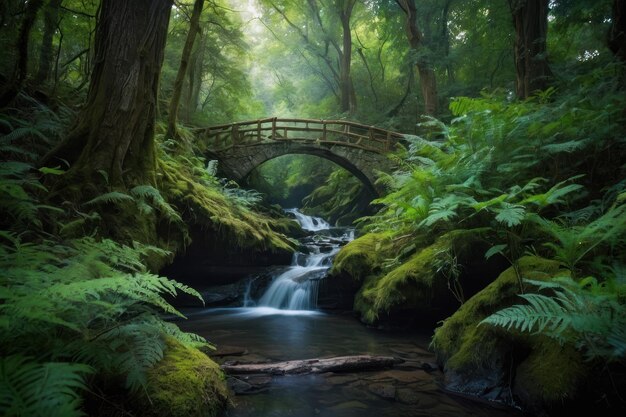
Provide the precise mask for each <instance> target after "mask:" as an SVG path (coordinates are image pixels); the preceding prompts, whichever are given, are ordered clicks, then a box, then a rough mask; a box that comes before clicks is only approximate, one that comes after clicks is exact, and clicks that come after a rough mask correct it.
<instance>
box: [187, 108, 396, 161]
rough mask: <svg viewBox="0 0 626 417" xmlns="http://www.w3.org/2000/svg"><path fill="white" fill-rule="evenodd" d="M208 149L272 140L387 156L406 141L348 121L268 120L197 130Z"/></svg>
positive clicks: (374, 128) (376, 128)
mask: <svg viewBox="0 0 626 417" xmlns="http://www.w3.org/2000/svg"><path fill="white" fill-rule="evenodd" d="M196 132H197V135H198V136H199V137H200V138H201V139H203V140H205V141H206V146H207V147H209V148H211V149H214V150H223V149H227V148H230V147H233V146H251V145H256V144H260V143H264V142H269V141H272V142H273V141H296V142H307V143H319V144H328V145H335V144H336V145H342V146H349V147H354V148H359V149H363V150H367V151H370V152H377V153H385V152H389V151H391V150H394V149H395V145H396V144H397V143H398V142H399V141H400V140H401V139H403V138H404V136H403V135H402V134H401V133H397V132H392V131H390V130H385V129H381V128H378V127H374V126H368V125H363V124H360V123H355V122H351V121H347V120H318V119H293V118H277V117H272V118H267V119H258V120H251V121H245V122H236V123H229V124H223V125H218V126H210V127H206V128H201V129H196Z"/></svg>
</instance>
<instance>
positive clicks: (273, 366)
mask: <svg viewBox="0 0 626 417" xmlns="http://www.w3.org/2000/svg"><path fill="white" fill-rule="evenodd" d="M402 362H404V361H403V360H402V359H399V358H394V357H392V356H370V355H358V356H338V357H334V358H325V359H304V360H294V361H285V362H275V363H258V364H240V365H222V370H224V372H226V373H228V374H233V375H236V374H271V375H290V374H308V373H313V374H319V373H324V372H358V371H371V370H376V369H384V368H391V367H392V366H393V365H396V364H399V363H402Z"/></svg>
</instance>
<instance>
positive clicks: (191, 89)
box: [184, 31, 206, 123]
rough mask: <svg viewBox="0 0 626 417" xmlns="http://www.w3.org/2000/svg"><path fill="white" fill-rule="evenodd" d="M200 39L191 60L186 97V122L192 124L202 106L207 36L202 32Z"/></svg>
mask: <svg viewBox="0 0 626 417" xmlns="http://www.w3.org/2000/svg"><path fill="white" fill-rule="evenodd" d="M198 36H199V37H200V39H199V40H198V41H197V42H196V44H195V46H194V49H193V50H192V51H191V57H190V58H189V76H188V83H187V93H186V97H185V99H186V100H185V106H184V107H185V120H186V122H187V123H189V122H190V120H191V116H192V115H193V114H194V113H195V112H196V111H197V110H198V105H199V104H200V87H201V86H202V70H203V67H204V49H205V47H206V36H203V34H202V32H201V31H200V32H199V33H198Z"/></svg>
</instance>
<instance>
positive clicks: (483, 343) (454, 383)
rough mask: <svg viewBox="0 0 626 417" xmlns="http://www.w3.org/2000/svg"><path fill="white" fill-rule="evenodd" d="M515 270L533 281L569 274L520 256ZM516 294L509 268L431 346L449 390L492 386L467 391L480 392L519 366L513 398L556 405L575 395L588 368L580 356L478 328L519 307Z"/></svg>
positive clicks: (531, 338) (523, 336) (537, 340)
mask: <svg viewBox="0 0 626 417" xmlns="http://www.w3.org/2000/svg"><path fill="white" fill-rule="evenodd" d="M519 267H520V271H521V274H522V276H523V277H524V278H528V279H533V280H550V279H552V278H553V277H556V276H563V275H567V273H568V272H567V271H564V270H562V269H561V266H560V264H559V262H556V261H552V260H547V259H543V258H540V257H536V256H526V257H523V258H521V259H520V260H519ZM518 293H519V285H518V281H517V276H516V274H515V270H514V269H513V268H512V267H511V268H508V269H507V270H505V271H504V272H503V273H502V274H500V276H499V277H498V278H497V279H496V280H495V281H494V282H492V283H491V284H490V285H488V286H487V287H485V288H484V289H483V290H482V291H480V292H479V293H477V294H476V295H474V296H473V297H472V298H470V299H469V300H468V301H467V302H466V303H465V304H463V305H462V306H461V307H460V308H459V309H458V310H457V312H456V313H454V314H453V315H452V316H451V317H449V318H448V319H446V320H445V321H444V322H443V325H442V326H441V327H439V328H438V329H436V330H435V335H434V337H433V340H432V347H433V348H434V350H435V353H436V355H437V360H438V361H439V363H440V364H442V365H443V366H444V370H445V371H446V382H447V383H448V387H449V388H452V389H458V390H461V391H472V388H476V387H477V386H478V385H479V384H475V383H473V382H471V381H477V380H480V381H487V382H485V384H491V386H479V387H478V388H476V390H475V392H471V393H474V394H482V393H484V392H488V391H489V390H490V389H493V388H494V387H495V386H498V385H500V386H504V385H507V384H509V382H510V381H509V379H508V378H510V375H509V371H510V368H511V367H512V366H517V369H516V370H515V374H516V379H515V384H514V385H515V389H516V394H518V395H519V396H520V397H522V399H523V401H524V402H525V403H526V404H528V403H532V402H537V401H539V402H544V403H545V402H552V401H558V400H561V399H563V398H565V397H568V396H571V395H572V394H573V393H574V392H575V390H576V387H577V386H578V384H580V383H581V376H582V375H583V374H584V369H585V367H586V365H585V364H583V358H582V355H581V354H580V353H579V352H577V351H575V350H574V349H573V348H571V347H562V346H560V345H559V343H558V342H556V341H554V340H551V339H548V338H546V337H543V336H536V335H530V334H528V333H518V332H513V331H510V332H509V331H505V330H503V329H501V328H496V327H493V326H488V325H479V323H480V322H481V321H482V320H483V319H484V318H485V317H487V316H488V315H490V314H492V313H494V312H496V311H498V310H500V309H502V308H506V307H508V306H511V305H513V304H516V303H519V301H520V299H519V297H518V296H517V294H518ZM511 360H513V362H514V363H513V364H512V363H511ZM472 384H473V385H472ZM509 400H510V398H509Z"/></svg>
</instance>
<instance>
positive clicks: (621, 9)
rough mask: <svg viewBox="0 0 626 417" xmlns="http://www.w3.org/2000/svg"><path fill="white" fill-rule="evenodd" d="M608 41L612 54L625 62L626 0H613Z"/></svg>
mask: <svg viewBox="0 0 626 417" xmlns="http://www.w3.org/2000/svg"><path fill="white" fill-rule="evenodd" d="M608 43H609V48H610V49H611V51H612V52H613V54H614V55H615V56H616V57H617V58H619V59H620V60H621V61H622V62H626V0H613V19H612V22H611V29H610V31H609V39H608Z"/></svg>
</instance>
